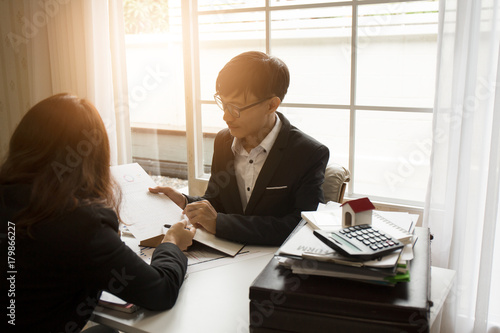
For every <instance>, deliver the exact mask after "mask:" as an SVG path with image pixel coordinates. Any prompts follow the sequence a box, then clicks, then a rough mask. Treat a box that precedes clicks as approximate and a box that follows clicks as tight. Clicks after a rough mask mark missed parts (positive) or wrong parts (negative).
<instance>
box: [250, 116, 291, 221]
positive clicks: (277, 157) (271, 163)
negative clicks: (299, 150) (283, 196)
mask: <svg viewBox="0 0 500 333" xmlns="http://www.w3.org/2000/svg"><path fill="white" fill-rule="evenodd" d="M277 114H278V116H279V117H280V120H281V122H282V124H281V130H280V132H279V134H278V137H277V138H276V141H275V142H274V145H273V147H272V148H271V151H270V152H269V156H267V159H266V162H265V163H264V165H263V166H262V169H261V170H260V173H259V177H257V181H256V182H255V187H254V189H253V191H252V196H251V197H250V200H249V201H248V204H247V207H246V209H245V215H251V214H252V212H253V210H254V208H255V206H256V205H257V202H258V201H259V200H260V198H261V197H262V195H263V194H264V192H265V191H266V187H267V186H268V185H269V182H270V181H271V179H272V177H273V176H274V174H275V172H276V170H277V169H278V167H279V165H280V162H281V159H282V158H283V153H284V151H285V148H286V146H287V143H288V134H289V133H290V122H289V121H288V119H286V118H285V116H284V115H283V114H281V113H279V112H277Z"/></svg>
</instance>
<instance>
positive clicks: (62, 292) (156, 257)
mask: <svg viewBox="0 0 500 333" xmlns="http://www.w3.org/2000/svg"><path fill="white" fill-rule="evenodd" d="M30 193H31V188H30V186H28V185H0V222H1V226H0V234H4V235H7V233H8V235H9V237H10V238H11V239H13V242H14V244H15V255H14V256H13V257H15V270H16V271H17V273H16V274H14V276H15V296H14V295H12V296H13V297H11V298H10V299H14V300H15V324H16V325H15V326H10V325H8V324H7V320H8V319H9V317H5V315H4V318H2V319H3V322H4V324H5V326H9V327H10V328H11V329H14V330H15V331H16V332H77V331H79V330H80V329H82V327H83V326H84V325H85V323H86V322H87V320H89V318H90V317H91V315H92V312H93V310H94V308H95V306H96V304H97V301H98V300H99V297H100V294H101V291H102V290H107V291H109V292H111V293H112V294H115V295H117V296H118V297H120V298H122V299H124V300H127V301H129V302H132V303H135V304H137V305H139V306H141V307H145V308H148V309H152V310H164V309H168V308H170V307H172V306H173V305H174V303H175V301H176V299H177V295H178V292H179V288H180V287H181V285H182V282H183V281H184V275H185V273H186V269H187V258H186V256H185V255H184V253H182V251H181V250H180V249H179V248H178V247H177V246H176V245H174V244H171V243H163V244H160V245H159V246H158V247H157V248H156V249H155V251H154V253H153V257H152V260H151V265H148V264H147V263H145V262H144V261H143V260H142V259H141V258H140V257H139V256H138V255H137V254H136V253H135V252H134V251H132V250H131V249H130V248H129V247H128V246H126V245H125V244H124V243H123V242H122V241H121V239H120V237H119V236H118V219H117V217H116V214H115V213H114V212H113V211H112V210H110V209H107V208H104V207H100V206H95V205H94V206H86V207H79V208H77V209H76V210H74V211H72V212H67V213H64V214H62V215H60V216H59V217H57V218H51V219H46V220H44V221H40V222H38V223H37V224H36V225H35V226H34V227H33V230H32V231H33V236H34V237H35V238H34V239H32V238H29V237H27V236H23V235H22V234H21V233H20V232H19V230H16V228H15V227H14V224H15V222H16V220H15V215H16V214H17V213H18V212H19V210H20V209H22V208H23V207H24V206H25V205H26V203H27V202H28V200H29V196H30ZM9 222H12V223H9ZM14 233H15V235H14ZM0 244H1V245H2V246H1V251H2V253H4V255H3V256H2V258H5V259H6V255H7V242H6V239H5V238H4V239H2V240H0ZM2 261H3V265H1V267H2V272H3V273H4V274H5V273H6V272H7V271H8V269H7V267H6V266H7V265H6V264H7V260H2ZM2 281H6V278H5V277H2ZM2 284H4V282H2ZM10 299H9V300H8V299H7V290H4V295H3V297H2V308H3V309H6V308H7V306H8V304H7V303H5V302H6V301H7V302H10Z"/></svg>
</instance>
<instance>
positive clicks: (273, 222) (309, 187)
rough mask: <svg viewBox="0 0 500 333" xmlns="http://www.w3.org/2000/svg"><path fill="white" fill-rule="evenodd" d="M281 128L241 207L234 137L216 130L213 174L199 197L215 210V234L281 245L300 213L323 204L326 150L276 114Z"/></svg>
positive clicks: (236, 239)
mask: <svg viewBox="0 0 500 333" xmlns="http://www.w3.org/2000/svg"><path fill="white" fill-rule="evenodd" d="M277 114H278V116H279V117H280V120H281V121H282V126H281V130H280V132H279V134H278V137H277V138H276V141H275V143H274V145H273V148H272V149H271V151H270V152H269V155H268V157H267V159H266V161H265V163H264V165H263V167H262V170H261V171H260V174H259V176H258V178H257V181H256V183H255V188H254V190H253V192H252V196H251V197H250V200H249V201H248V205H247V207H246V209H245V211H243V208H242V207H243V206H242V204H241V199H240V194H239V191H238V184H237V181H236V177H235V170H234V154H233V152H232V150H231V145H232V142H233V136H232V135H231V134H230V132H229V130H228V129H224V130H222V131H220V132H219V133H218V134H217V136H216V138H215V143H214V155H213V160H212V174H211V177H210V180H209V183H208V187H207V190H206V192H205V194H204V195H203V196H202V197H193V196H187V198H188V201H189V202H193V201H198V200H203V199H206V200H208V201H210V203H211V204H212V206H213V207H214V208H215V209H216V210H217V212H218V214H217V225H216V235H217V236H219V237H222V238H226V239H230V240H233V241H237V242H240V243H247V244H262V245H280V244H281V243H282V242H283V241H284V240H285V239H286V237H287V236H288V235H289V234H290V232H291V231H292V230H293V229H294V228H295V226H296V225H297V223H298V222H299V221H300V219H301V217H300V213H301V211H307V210H316V208H317V206H318V203H319V202H323V190H322V184H323V181H324V176H325V168H326V164H327V163H328V158H329V151H328V148H327V147H326V146H324V145H322V144H321V143H319V142H318V141H316V140H315V139H313V138H312V137H310V136H308V135H306V134H305V133H303V132H301V131H300V130H299V129H297V128H296V127H295V126H292V125H291V124H290V122H289V121H288V119H287V118H286V117H285V116H284V115H283V114H281V113H279V112H278V113H277Z"/></svg>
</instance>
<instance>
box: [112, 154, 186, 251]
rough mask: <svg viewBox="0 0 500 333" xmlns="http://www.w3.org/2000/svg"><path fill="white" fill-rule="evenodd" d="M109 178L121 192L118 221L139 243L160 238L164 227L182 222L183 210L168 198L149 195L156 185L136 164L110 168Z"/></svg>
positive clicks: (162, 195) (160, 195)
mask: <svg viewBox="0 0 500 333" xmlns="http://www.w3.org/2000/svg"><path fill="white" fill-rule="evenodd" d="M111 174H112V175H113V177H114V178H115V180H116V182H117V183H118V184H119V186H120V188H121V190H122V203H121V206H120V217H121V219H122V220H123V221H124V222H125V223H126V224H127V226H128V229H129V230H130V232H131V233H132V234H133V235H134V237H135V238H137V239H138V240H139V241H142V240H145V239H149V238H152V237H156V236H158V235H161V234H162V233H163V225H164V224H165V223H168V224H174V223H176V222H179V221H181V220H182V210H181V209H180V207H179V206H177V205H176V204H175V203H174V202H173V201H172V200H171V199H170V198H169V197H167V196H166V195H164V194H161V193H160V194H154V193H151V192H149V190H148V188H149V187H156V183H155V182H154V180H153V179H151V177H150V176H149V175H148V174H147V173H146V171H144V169H143V168H142V167H141V166H140V165H139V164H137V163H132V164H124V165H116V166H112V167H111Z"/></svg>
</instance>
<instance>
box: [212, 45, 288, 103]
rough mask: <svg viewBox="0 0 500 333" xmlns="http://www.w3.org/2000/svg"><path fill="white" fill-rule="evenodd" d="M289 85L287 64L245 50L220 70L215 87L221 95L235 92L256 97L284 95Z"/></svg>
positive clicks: (260, 53)
mask: <svg viewBox="0 0 500 333" xmlns="http://www.w3.org/2000/svg"><path fill="white" fill-rule="evenodd" d="M289 84H290V73H289V72H288V67H287V66H286V64H285V63H284V62H283V61H282V60H280V59H278V58H276V57H273V56H270V55H267V54H265V53H262V52H257V51H250V52H244V53H242V54H240V55H237V56H236V57H234V58H233V59H231V60H230V61H229V62H228V63H227V64H226V65H225V66H224V68H222V70H221V71H220V72H219V76H218V77H217V81H216V82H215V90H216V91H217V93H218V94H220V95H231V94H233V93H234V92H235V91H237V92H242V93H245V94H248V93H252V94H254V95H255V96H256V97H257V98H266V97H272V96H278V97H279V98H280V99H281V100H282V101H283V98H285V95H286V92H287V90H288V85H289Z"/></svg>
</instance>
